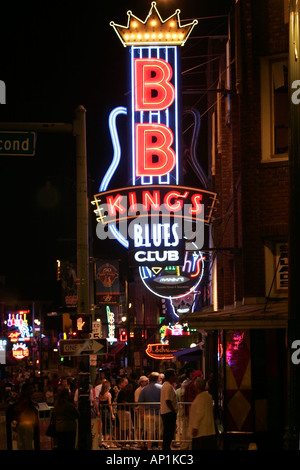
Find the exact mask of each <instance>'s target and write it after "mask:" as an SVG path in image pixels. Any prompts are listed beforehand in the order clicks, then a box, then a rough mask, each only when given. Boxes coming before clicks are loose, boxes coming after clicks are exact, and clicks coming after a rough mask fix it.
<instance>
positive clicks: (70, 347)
mask: <svg viewBox="0 0 300 470" xmlns="http://www.w3.org/2000/svg"><path fill="white" fill-rule="evenodd" d="M106 353H107V341H106V339H97V340H96V339H64V340H61V341H60V342H59V354H60V356H90V355H97V356H99V355H101V354H106Z"/></svg>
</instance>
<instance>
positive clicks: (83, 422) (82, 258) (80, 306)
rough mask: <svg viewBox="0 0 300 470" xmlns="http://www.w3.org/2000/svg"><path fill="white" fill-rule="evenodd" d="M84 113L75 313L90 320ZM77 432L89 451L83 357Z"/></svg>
mask: <svg viewBox="0 0 300 470" xmlns="http://www.w3.org/2000/svg"><path fill="white" fill-rule="evenodd" d="M85 113H86V110H85V108H84V107H83V106H78V108H77V109H76V110H75V119H74V123H73V133H74V136H75V148H76V178H77V182H76V195H77V314H78V315H82V316H83V318H84V316H86V318H87V321H89V320H90V282H89V277H90V274H89V230H88V228H89V222H88V195H87V157H86V124H85ZM79 369H80V370H79V397H78V398H79V399H78V410H79V414H80V417H79V430H78V447H79V449H80V450H89V449H91V446H92V440H91V409H90V400H89V379H90V370H89V356H82V357H81V358H80V362H79Z"/></svg>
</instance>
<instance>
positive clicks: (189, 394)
mask: <svg viewBox="0 0 300 470" xmlns="http://www.w3.org/2000/svg"><path fill="white" fill-rule="evenodd" d="M198 377H203V373H202V371H201V370H196V371H195V372H194V373H193V374H192V378H191V381H190V382H189V383H188V384H187V385H186V387H185V391H184V396H183V401H184V402H186V403H192V401H193V400H194V399H195V397H196V395H197V394H198V389H197V387H196V385H195V382H196V379H197V378H198ZM189 409H190V406H188V408H187V414H188V413H189Z"/></svg>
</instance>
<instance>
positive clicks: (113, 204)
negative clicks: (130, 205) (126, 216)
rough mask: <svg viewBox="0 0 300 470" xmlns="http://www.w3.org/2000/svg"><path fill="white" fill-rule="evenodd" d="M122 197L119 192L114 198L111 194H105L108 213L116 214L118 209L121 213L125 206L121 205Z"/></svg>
mask: <svg viewBox="0 0 300 470" xmlns="http://www.w3.org/2000/svg"><path fill="white" fill-rule="evenodd" d="M122 199H123V196H121V195H120V194H118V195H117V196H116V197H115V198H114V197H113V196H107V198H106V202H107V205H108V209H109V213H110V215H112V216H113V215H116V210H117V211H119V212H120V213H121V214H123V213H124V212H125V211H126V209H125V207H124V206H122V205H121V201H122Z"/></svg>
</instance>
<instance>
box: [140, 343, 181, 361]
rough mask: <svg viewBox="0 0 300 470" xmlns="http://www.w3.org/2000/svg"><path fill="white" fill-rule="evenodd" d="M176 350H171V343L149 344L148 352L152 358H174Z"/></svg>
mask: <svg viewBox="0 0 300 470" xmlns="http://www.w3.org/2000/svg"><path fill="white" fill-rule="evenodd" d="M174 352H175V351H170V350H169V343H165V344H163V343H152V344H148V346H147V349H146V354H147V355H148V356H149V357H151V358H152V359H172V358H173V357H174V356H173V353H174Z"/></svg>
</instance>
